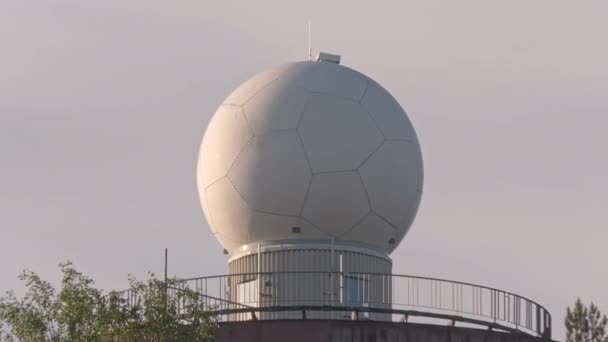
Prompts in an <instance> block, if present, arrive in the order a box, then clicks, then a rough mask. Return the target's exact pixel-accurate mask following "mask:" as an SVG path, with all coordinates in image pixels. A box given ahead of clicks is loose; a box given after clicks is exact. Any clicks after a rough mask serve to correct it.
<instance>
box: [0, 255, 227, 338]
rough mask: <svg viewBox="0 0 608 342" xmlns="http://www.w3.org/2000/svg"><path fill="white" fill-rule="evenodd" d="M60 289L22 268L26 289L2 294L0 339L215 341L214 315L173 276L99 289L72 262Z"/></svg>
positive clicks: (132, 280) (65, 266)
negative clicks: (119, 288)
mask: <svg viewBox="0 0 608 342" xmlns="http://www.w3.org/2000/svg"><path fill="white" fill-rule="evenodd" d="M60 268H61V273H62V275H63V277H62V281H61V288H60V289H59V290H56V289H55V288H54V287H53V286H52V285H51V284H50V283H49V282H47V281H45V280H42V279H41V278H40V277H39V276H38V275H37V274H35V273H34V272H30V271H24V272H23V273H22V274H21V275H20V277H19V278H20V279H21V280H23V281H24V282H25V287H26V292H25V294H24V296H23V297H21V298H18V297H17V296H15V294H14V292H12V291H9V292H7V293H6V296H4V297H2V298H0V340H2V341H32V342H43V341H44V342H46V341H51V342H64V341H66V342H67V341H69V342H74V341H100V342H105V341H121V342H122V341H127V342H128V341H159V342H160V341H162V342H164V341H204V342H206V341H213V340H214V335H215V329H216V326H217V319H216V317H215V316H214V315H213V313H212V312H211V311H210V308H209V307H207V306H206V305H205V303H204V301H203V299H202V298H201V296H200V295H199V294H198V293H196V292H194V291H191V290H190V289H188V288H186V287H184V286H183V284H182V283H180V282H179V281H178V280H176V279H171V280H169V281H168V282H166V283H165V282H163V281H160V280H158V279H156V278H155V277H154V275H153V274H150V276H149V278H148V279H147V280H145V281H139V280H137V279H135V278H130V279H129V283H130V288H129V289H128V290H126V291H120V292H117V291H112V292H109V293H103V291H101V290H99V289H97V288H95V287H94V282H93V280H92V279H91V278H89V277H87V276H85V275H83V274H82V273H80V272H78V271H77V270H76V268H75V267H74V265H73V264H72V263H70V262H67V263H63V264H60Z"/></svg>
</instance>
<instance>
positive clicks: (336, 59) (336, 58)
mask: <svg viewBox="0 0 608 342" xmlns="http://www.w3.org/2000/svg"><path fill="white" fill-rule="evenodd" d="M317 62H328V63H334V64H340V55H333V54H331V53H327V52H319V54H318V55H317Z"/></svg>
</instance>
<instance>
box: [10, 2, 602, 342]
mask: <svg viewBox="0 0 608 342" xmlns="http://www.w3.org/2000/svg"><path fill="white" fill-rule="evenodd" d="M607 12H608V3H607V2H605V1H586V2H573V1H555V0H551V1H549V0H545V1H540V0H539V1H523V0H518V1H458V2H456V1H450V2H448V1H443V2H439V1H418V2H416V3H414V2H404V1H395V2H376V3H375V4H372V2H369V1H361V2H358V3H354V2H353V1H343V2H338V1H334V2H331V3H330V2H328V1H300V2H297V3H295V2H286V1H263V2H262V1H242V2H238V3H237V2H230V1H209V0H197V1H194V0H183V1H154V0H146V1H143V0H142V1H133V0H129V1H125V0H120V1H118V0H106V1H96V2H83V1H78V0H53V1H42V0H36V1H35V0H0V157H1V159H0V232H1V235H0V239H1V245H0V260H2V262H1V263H0V280H1V281H0V290H2V291H4V290H7V289H9V288H21V284H20V283H19V282H18V280H17V279H16V276H17V275H18V273H19V272H20V270H22V269H23V268H28V269H33V270H35V271H37V272H39V273H40V274H41V275H43V276H44V277H46V278H49V279H53V280H56V279H57V277H58V274H57V267H56V265H57V263H58V262H60V261H62V260H66V259H71V260H73V261H75V262H76V264H77V266H78V267H79V268H80V269H81V270H83V271H84V272H86V273H88V274H90V275H91V276H93V277H94V278H95V279H96V280H97V282H98V284H99V285H100V286H102V287H104V288H110V287H112V288H121V287H124V286H125V285H126V277H127V274H128V273H132V274H135V275H139V276H142V275H144V274H145V272H146V271H148V270H150V271H155V272H160V271H161V269H162V251H163V248H164V247H168V248H169V249H170V272H171V273H172V274H176V275H180V276H196V275H203V274H217V273H224V272H225V269H226V267H225V259H224V257H223V255H222V254H221V249H220V247H219V244H218V243H217V242H216V241H215V239H214V238H213V237H212V235H211V233H210V231H209V230H208V227H207V225H206V223H205V221H204V218H203V215H202V211H201V209H200V208H199V204H198V198H197V193H196V185H195V179H196V177H195V168H196V158H197V153H198V147H199V143H200V140H201V138H202V134H203V132H204V128H205V127H206V124H207V121H208V120H209V118H210V116H211V114H212V113H213V112H214V110H215V108H216V106H217V105H218V104H219V103H220V102H221V101H222V99H223V98H224V96H226V95H227V93H228V92H229V91H230V90H231V89H233V88H234V87H236V86H237V85H238V84H239V83H240V82H241V81H243V80H244V79H246V78H247V77H249V76H251V75H252V74H254V73H256V72H258V71H260V70H262V69H264V68H267V67H270V66H273V65H276V64H279V63H284V62H288V61H293V60H299V59H303V58H305V55H306V49H307V47H306V44H307V37H306V20H307V19H311V20H312V23H313V49H314V50H315V51H318V50H323V51H327V52H332V53H339V54H341V55H342V58H343V64H345V65H348V66H351V67H354V68H356V69H358V70H360V71H362V72H364V73H366V74H368V75H369V76H371V77H372V78H374V79H376V80H377V81H378V82H380V83H381V84H383V85H384V86H385V87H386V88H387V89H389V91H391V92H392V94H393V95H394V96H395V97H396V98H397V99H398V100H399V101H400V102H401V103H402V104H403V106H404V107H405V108H406V110H407V111H408V112H409V114H410V116H411V118H412V121H413V122H414V124H415V126H416V129H417V131H418V134H419V138H420V141H421V144H422V148H423V153H424V158H425V171H426V172H425V194H424V197H423V203H422V207H421V210H420V212H419V214H418V218H417V221H416V223H415V224H414V227H413V228H412V230H411V232H410V234H409V235H408V236H407V237H406V238H405V240H404V242H403V243H402V244H401V246H400V247H399V248H398V249H397V251H396V252H395V253H394V254H393V255H392V257H393V259H394V265H395V267H394V271H395V273H406V274H418V275H432V276H436V277H444V278H450V279H457V280H465V281H470V282H475V283H481V284H486V285H490V286H496V287H499V288H502V289H506V290H511V291H514V292H517V293H520V294H523V295H526V296H529V297H531V298H533V299H536V300H538V301H539V302H541V303H543V304H546V306H547V307H548V308H549V310H550V311H551V312H552V313H553V316H554V320H555V326H556V328H555V331H554V332H555V334H556V336H557V337H560V338H561V336H562V333H563V329H562V328H561V322H562V318H563V312H564V310H565V307H566V305H568V304H569V303H571V302H572V301H574V299H575V298H576V296H579V295H580V296H582V297H583V299H584V300H594V301H596V302H597V303H598V304H599V305H600V308H601V309H603V310H604V311H608V292H607V291H606V284H607V283H608V269H607V267H606V265H605V264H604V263H605V260H606V258H607V257H606V249H607V248H606V244H607V241H608V231H607V229H606V222H608V211H607V210H606V208H605V206H606V203H608V180H607V178H606V175H607V174H608V154H606V149H607V148H608V136H607V135H606V132H608V115H607V112H608V67H607V64H606V61H608V47H607V45H606V37H605V35H606V32H608V23H607V22H606V20H605V18H606V15H607Z"/></svg>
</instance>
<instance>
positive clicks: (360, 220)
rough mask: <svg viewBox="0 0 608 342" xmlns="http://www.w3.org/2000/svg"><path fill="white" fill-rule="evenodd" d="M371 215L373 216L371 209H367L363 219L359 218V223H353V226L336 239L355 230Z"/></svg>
mask: <svg viewBox="0 0 608 342" xmlns="http://www.w3.org/2000/svg"><path fill="white" fill-rule="evenodd" d="M371 214H373V210H372V208H369V211H368V212H367V213H365V215H363V217H361V219H359V221H357V222H355V224H353V225H352V226H351V227H350V228H348V229H347V230H346V231H345V232H344V233H342V234H340V235H338V236H337V238H342V237H344V235H346V234H348V233H350V232H352V231H353V230H355V228H357V227H358V226H359V225H360V224H361V223H363V221H365V219H366V218H367V217H368V216H369V215H371Z"/></svg>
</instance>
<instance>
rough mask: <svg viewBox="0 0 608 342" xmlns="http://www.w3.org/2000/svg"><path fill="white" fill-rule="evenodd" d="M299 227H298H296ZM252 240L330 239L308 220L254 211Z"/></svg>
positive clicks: (251, 230) (251, 231)
mask: <svg viewBox="0 0 608 342" xmlns="http://www.w3.org/2000/svg"><path fill="white" fill-rule="evenodd" d="M294 228H297V229H294ZM249 233H250V241H251V242H256V241H270V240H283V239H329V238H330V237H329V236H328V235H327V234H324V233H322V232H321V231H320V230H319V229H318V228H316V227H315V226H313V225H312V224H311V223H310V222H307V221H306V220H304V219H302V218H300V217H295V216H283V215H274V214H268V213H261V212H259V211H254V212H253V223H252V225H251V229H250V232H249Z"/></svg>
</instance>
